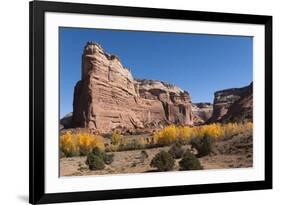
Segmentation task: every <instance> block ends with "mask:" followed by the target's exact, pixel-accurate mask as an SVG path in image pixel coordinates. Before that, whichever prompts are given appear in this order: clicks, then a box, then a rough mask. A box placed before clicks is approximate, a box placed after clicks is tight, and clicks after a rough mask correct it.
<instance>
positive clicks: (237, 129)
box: [153, 122, 253, 146]
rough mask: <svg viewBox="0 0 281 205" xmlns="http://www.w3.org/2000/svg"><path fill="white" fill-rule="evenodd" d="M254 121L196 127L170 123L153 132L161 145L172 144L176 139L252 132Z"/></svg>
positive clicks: (183, 141)
mask: <svg viewBox="0 0 281 205" xmlns="http://www.w3.org/2000/svg"><path fill="white" fill-rule="evenodd" d="M252 129H253V123H252V122H247V123H227V124H220V123H214V124H209V125H202V126H196V127H189V126H175V125H169V126H167V127H165V128H163V129H162V130H159V131H157V132H155V133H154V134H153V138H154V141H155V142H156V143H157V144H160V145H163V146H164V145H170V144H172V143H173V142H175V141H179V142H182V143H188V142H189V141H190V140H191V139H192V138H197V137H199V138H202V137H204V136H209V137H211V138H214V139H219V138H223V137H231V136H233V135H237V134H240V133H245V132H252Z"/></svg>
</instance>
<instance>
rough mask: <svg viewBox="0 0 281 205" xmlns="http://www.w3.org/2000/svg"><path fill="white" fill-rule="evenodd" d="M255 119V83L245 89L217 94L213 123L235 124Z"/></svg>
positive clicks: (233, 89) (235, 89) (211, 119)
mask: <svg viewBox="0 0 281 205" xmlns="http://www.w3.org/2000/svg"><path fill="white" fill-rule="evenodd" d="M252 119H253V83H251V84H250V85H248V86H246V87H243V88H232V89H227V90H221V91H217V92H215V99H214V108H213V115H212V117H211V118H210V119H209V121H208V122H209V123H211V122H233V121H242V120H252Z"/></svg>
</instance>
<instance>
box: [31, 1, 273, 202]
mask: <svg viewBox="0 0 281 205" xmlns="http://www.w3.org/2000/svg"><path fill="white" fill-rule="evenodd" d="M270 188H272V17H271V16H262V15H248V14H230V13H214V12H201V11H200V12H199V11H184V10H169V9H156V8H136V7H122V6H104V5H91V4H77V3H59V2H46V1H44V2H41V1H33V2H30V203H32V204H41V203H56V202H74V201H90V200H106V199H121V198H132V197H153V196H167V195H180V194H197V193H213V192H229V191H242V190H258V189H270Z"/></svg>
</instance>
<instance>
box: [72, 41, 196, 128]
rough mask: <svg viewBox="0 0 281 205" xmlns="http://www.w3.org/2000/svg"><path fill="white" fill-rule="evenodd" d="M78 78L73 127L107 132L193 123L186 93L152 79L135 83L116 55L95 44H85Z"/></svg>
mask: <svg viewBox="0 0 281 205" xmlns="http://www.w3.org/2000/svg"><path fill="white" fill-rule="evenodd" d="M81 75H82V79H81V80H80V81H79V82H78V83H77V84H76V86H75V89H74V100H73V117H72V124H73V126H74V127H86V128H89V129H90V130H91V131H92V132H93V133H95V132H98V133H108V132H112V131H113V130H115V129H119V130H120V131H121V132H133V131H134V130H137V129H143V128H158V127H159V126H161V125H166V124H170V123H176V124H185V125H191V124H193V115H192V110H191V98H190V96H189V94H188V92H186V91H183V90H181V89H180V88H178V87H176V86H174V85H171V84H167V83H164V82H160V81H156V80H135V79H134V78H133V76H132V74H131V72H130V70H129V69H127V68H125V67H123V65H122V64H121V62H120V59H119V58H118V57H117V56H116V55H109V54H107V53H106V52H105V51H104V50H103V49H102V47H101V46H100V45H98V44H97V43H93V42H88V43H87V44H86V46H85V48H84V52H83V55H82V73H81Z"/></svg>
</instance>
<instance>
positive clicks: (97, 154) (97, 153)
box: [86, 147, 114, 170]
mask: <svg viewBox="0 0 281 205" xmlns="http://www.w3.org/2000/svg"><path fill="white" fill-rule="evenodd" d="M113 157H114V154H108V153H105V152H104V151H102V150H101V149H99V148H98V147H94V148H93V150H92V152H91V153H89V154H88V155H87V160H86V164H87V165H88V166H89V169H91V170H101V169H103V168H104V164H111V163H112V162H113Z"/></svg>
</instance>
